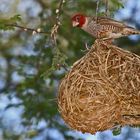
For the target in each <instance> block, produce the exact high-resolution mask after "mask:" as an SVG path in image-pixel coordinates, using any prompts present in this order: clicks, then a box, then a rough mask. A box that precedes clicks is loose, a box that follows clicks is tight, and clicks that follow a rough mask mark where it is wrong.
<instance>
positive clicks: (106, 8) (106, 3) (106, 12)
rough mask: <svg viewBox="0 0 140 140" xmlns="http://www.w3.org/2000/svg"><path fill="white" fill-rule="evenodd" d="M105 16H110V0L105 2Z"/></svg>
mask: <svg viewBox="0 0 140 140" xmlns="http://www.w3.org/2000/svg"><path fill="white" fill-rule="evenodd" d="M105 14H106V16H108V0H105Z"/></svg>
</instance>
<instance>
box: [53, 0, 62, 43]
mask: <svg viewBox="0 0 140 140" xmlns="http://www.w3.org/2000/svg"><path fill="white" fill-rule="evenodd" d="M64 3H65V0H60V3H59V6H58V8H57V9H56V11H55V12H56V23H55V24H54V26H53V27H52V30H51V37H52V39H53V41H54V44H55V45H56V44H57V42H56V34H57V32H58V28H59V27H60V25H61V22H60V16H61V14H62V7H63V4H64Z"/></svg>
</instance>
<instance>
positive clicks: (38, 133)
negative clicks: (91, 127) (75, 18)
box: [0, 0, 140, 140]
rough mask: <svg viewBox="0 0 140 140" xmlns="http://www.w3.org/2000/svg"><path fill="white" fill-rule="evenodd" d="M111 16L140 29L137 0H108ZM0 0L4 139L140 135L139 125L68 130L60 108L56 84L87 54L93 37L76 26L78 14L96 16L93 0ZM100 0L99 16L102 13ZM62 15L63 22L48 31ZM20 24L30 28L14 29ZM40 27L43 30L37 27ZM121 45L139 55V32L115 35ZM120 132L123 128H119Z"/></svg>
mask: <svg viewBox="0 0 140 140" xmlns="http://www.w3.org/2000/svg"><path fill="white" fill-rule="evenodd" d="M108 2H109V7H108V8H109V16H111V17H112V18H115V19H117V20H121V21H124V22H126V23H127V24H128V25H131V26H133V27H136V28H137V29H140V16H139V12H140V1H139V0H135V1H134V0H124V1H121V0H120V1H118V0H108ZM59 4H60V1H58V0H47V1H46V0H10V1H9V0H0V139H1V140H74V139H76V140H78V139H82V140H94V139H98V140H108V139H110V140H130V139H131V140H139V139H140V130H139V128H131V127H124V128H123V129H122V131H121V132H120V134H119V135H117V136H113V134H112V132H111V131H109V130H108V131H104V132H98V133H97V134H96V135H90V134H82V133H80V132H76V131H74V130H70V129H69V128H68V127H67V126H66V125H65V124H64V122H63V120H62V119H61V116H60V114H59V113H58V108H57V100H56V96H57V89H58V84H59V82H60V80H61V79H62V78H63V77H64V75H65V73H66V72H67V70H66V69H69V68H70V66H71V65H72V64H73V63H74V62H75V61H76V60H78V59H79V58H81V57H82V56H83V55H84V54H85V53H86V51H85V49H86V48H85V44H88V46H91V44H92V43H93V42H94V39H93V38H92V37H91V36H89V35H88V34H87V33H85V32H83V31H81V30H80V29H76V28H72V26H71V16H72V15H73V14H74V13H77V12H78V13H79V12H81V13H86V14H88V15H95V13H96V1H95V0H86V1H85V0H80V1H78V0H77V1H75V0H65V2H64V3H63V6H62V9H61V10H60V12H59V13H56V9H58V7H59ZM104 11H105V0H100V4H99V12H98V15H104V14H105V13H104ZM57 16H59V19H58V20H59V21H60V23H61V25H60V27H59V29H58V33H56V34H55V37H56V39H57V40H56V41H57V43H55V42H54V40H53V39H52V38H51V36H50V34H51V31H52V28H53V26H54V25H55V24H56V23H57V19H56V17H57ZM14 25H15V26H17V25H19V26H22V27H28V28H30V29H31V30H29V31H25V29H24V28H16V27H15V26H14ZM33 29H35V30H36V29H41V31H43V32H45V33H36V34H35V32H33ZM114 43H115V44H117V45H118V46H119V47H121V48H124V49H127V50H130V51H132V52H134V53H136V54H138V55H140V36H138V35H137V36H129V37H124V38H121V39H117V40H116V41H115V42H114ZM116 133H119V130H118V131H117V132H115V134H116Z"/></svg>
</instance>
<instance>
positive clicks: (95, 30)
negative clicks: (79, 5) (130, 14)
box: [72, 14, 140, 40]
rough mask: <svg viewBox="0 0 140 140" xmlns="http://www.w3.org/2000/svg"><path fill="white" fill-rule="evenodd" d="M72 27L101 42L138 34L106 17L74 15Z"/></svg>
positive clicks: (134, 30) (138, 32) (139, 32)
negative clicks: (78, 28)
mask: <svg viewBox="0 0 140 140" xmlns="http://www.w3.org/2000/svg"><path fill="white" fill-rule="evenodd" d="M72 25H73V27H80V28H81V29H83V30H84V31H86V32H88V33H89V34H91V35H92V36H93V37H95V38H97V39H103V40H106V39H115V38H120V37H123V36H128V35H132V34H140V31H138V30H136V29H134V28H132V27H129V26H127V25H125V24H124V23H122V22H119V21H116V20H113V19H110V18H107V17H90V16H85V15H82V14H75V15H74V16H73V17H72Z"/></svg>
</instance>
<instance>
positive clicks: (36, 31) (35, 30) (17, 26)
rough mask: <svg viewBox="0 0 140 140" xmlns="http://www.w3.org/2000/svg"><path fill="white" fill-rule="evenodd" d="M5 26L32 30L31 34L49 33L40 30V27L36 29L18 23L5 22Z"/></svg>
mask: <svg viewBox="0 0 140 140" xmlns="http://www.w3.org/2000/svg"><path fill="white" fill-rule="evenodd" d="M6 26H10V27H16V28H20V29H22V30H23V31H29V32H32V34H36V33H41V34H49V33H48V32H44V31H41V29H40V28H38V29H33V28H27V27H23V26H20V25H17V24H6Z"/></svg>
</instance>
